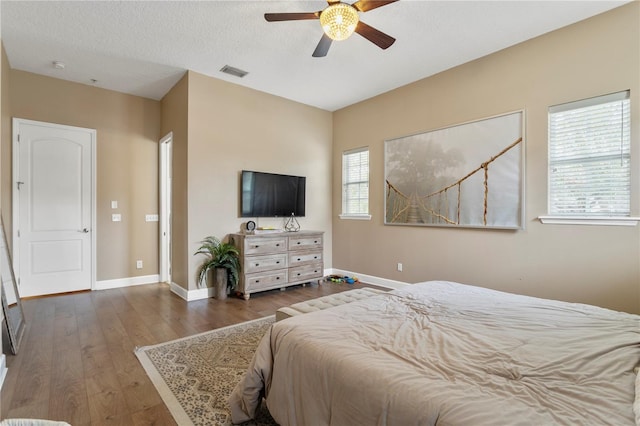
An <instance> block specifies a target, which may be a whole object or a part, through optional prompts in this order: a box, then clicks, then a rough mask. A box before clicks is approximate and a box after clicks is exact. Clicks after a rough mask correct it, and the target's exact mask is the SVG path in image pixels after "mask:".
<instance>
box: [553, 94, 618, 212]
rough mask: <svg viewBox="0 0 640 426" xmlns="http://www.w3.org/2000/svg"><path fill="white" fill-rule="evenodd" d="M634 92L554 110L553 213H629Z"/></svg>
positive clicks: (589, 100) (559, 107) (554, 108)
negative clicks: (630, 98)
mask: <svg viewBox="0 0 640 426" xmlns="http://www.w3.org/2000/svg"><path fill="white" fill-rule="evenodd" d="M629 110H630V105H629V92H628V91H625V92H620V93H614V94H611V95H606V96H600V97H597V98H591V99H586V100H583V101H577V102H572V103H569V104H563V105H557V106H553V107H551V108H549V214H551V215H556V216H570V215H573V216H592V217H595V216H607V217H616V216H629V215H630V213H631V162H630V157H631V155H630V151H631V137H630V111H629Z"/></svg>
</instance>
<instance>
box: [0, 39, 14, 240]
mask: <svg viewBox="0 0 640 426" xmlns="http://www.w3.org/2000/svg"><path fill="white" fill-rule="evenodd" d="M10 75H11V72H10V68H9V61H8V59H7V53H6V52H5V50H4V46H2V74H1V75H0V77H1V80H0V85H1V89H0V90H1V91H0V93H1V96H0V103H1V104H0V111H1V114H0V206H1V210H2V220H3V221H4V227H5V232H6V234H7V240H8V241H9V243H8V245H9V247H11V248H12V247H13V246H12V245H11V240H12V237H13V231H12V230H13V227H12V223H11V220H12V217H13V214H12V211H11V111H10V109H9V87H10V80H9V78H10Z"/></svg>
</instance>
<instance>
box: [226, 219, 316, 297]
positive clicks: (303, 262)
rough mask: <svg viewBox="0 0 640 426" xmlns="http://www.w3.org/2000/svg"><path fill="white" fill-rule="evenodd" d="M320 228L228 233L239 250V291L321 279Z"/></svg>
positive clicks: (260, 289) (244, 294)
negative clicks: (253, 233) (261, 232)
mask: <svg viewBox="0 0 640 426" xmlns="http://www.w3.org/2000/svg"><path fill="white" fill-rule="evenodd" d="M323 234H324V232H321V231H298V232H273V233H268V234H255V235H248V234H240V233H238V234H231V236H230V242H231V243H232V244H233V245H234V246H235V247H236V248H237V249H238V251H239V253H240V268H241V269H240V276H239V280H238V289H237V290H238V291H239V292H240V293H242V294H243V296H244V299H245V300H249V298H250V297H251V294H252V293H257V292H259V291H266V290H273V289H276V288H279V289H282V290H284V289H285V288H286V287H289V286H292V285H297V284H305V283H308V282H311V281H318V282H319V281H320V280H321V279H322V278H323V276H324V263H323V251H324V245H323Z"/></svg>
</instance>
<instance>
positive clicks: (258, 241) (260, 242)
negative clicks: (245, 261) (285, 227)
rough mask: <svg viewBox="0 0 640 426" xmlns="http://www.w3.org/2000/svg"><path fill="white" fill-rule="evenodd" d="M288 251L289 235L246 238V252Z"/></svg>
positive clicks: (249, 253) (247, 253)
mask: <svg viewBox="0 0 640 426" xmlns="http://www.w3.org/2000/svg"><path fill="white" fill-rule="evenodd" d="M286 251H287V237H273V238H245V240H244V254H246V255H252V254H265V253H284V252H286Z"/></svg>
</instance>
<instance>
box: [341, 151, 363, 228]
mask: <svg viewBox="0 0 640 426" xmlns="http://www.w3.org/2000/svg"><path fill="white" fill-rule="evenodd" d="M368 214H369V149H368V148H362V149H358V150H353V151H347V152H344V153H343V154H342V215H343V216H366V215H368Z"/></svg>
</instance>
